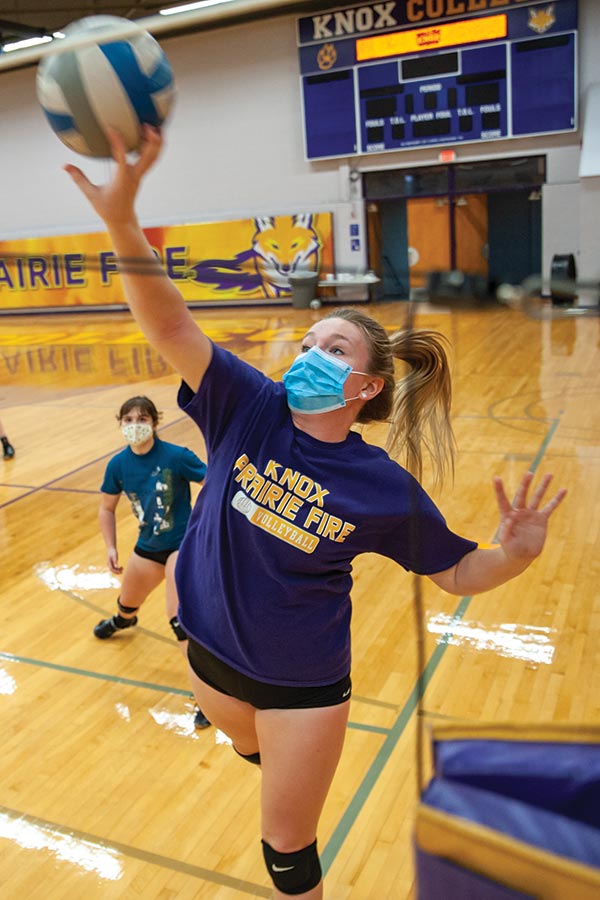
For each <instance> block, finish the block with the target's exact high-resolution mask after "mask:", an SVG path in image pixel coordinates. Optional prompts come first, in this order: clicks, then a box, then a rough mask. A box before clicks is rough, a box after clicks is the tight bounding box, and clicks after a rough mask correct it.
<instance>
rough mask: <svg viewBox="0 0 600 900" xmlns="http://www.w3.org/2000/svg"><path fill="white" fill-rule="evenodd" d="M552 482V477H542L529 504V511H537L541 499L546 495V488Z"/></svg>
mask: <svg viewBox="0 0 600 900" xmlns="http://www.w3.org/2000/svg"><path fill="white" fill-rule="evenodd" d="M551 481H552V475H544V477H543V478H542V480H541V482H540V484H539V485H538V487H537V488H536V490H535V493H534V495H533V497H532V498H531V503H530V504H529V508H530V509H537V508H538V507H539V505H540V503H541V500H542V497H543V496H544V494H545V493H546V488H547V487H548V485H549V484H550V482H551Z"/></svg>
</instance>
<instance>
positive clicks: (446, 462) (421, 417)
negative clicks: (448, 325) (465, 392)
mask: <svg viewBox="0 0 600 900" xmlns="http://www.w3.org/2000/svg"><path fill="white" fill-rule="evenodd" d="M389 340H390V346H391V349H392V355H393V356H394V357H395V358H396V359H400V360H403V361H404V362H405V363H407V365H408V366H409V372H408V373H407V374H406V375H405V376H404V377H402V378H401V379H400V380H399V381H398V382H397V383H396V387H395V390H394V397H393V402H392V409H391V413H390V417H389V421H390V431H389V434H388V439H387V443H386V450H387V451H388V453H389V454H390V456H394V457H398V456H400V455H401V454H402V453H403V452H404V453H405V454H406V466H407V468H408V469H409V471H411V472H412V473H413V475H415V477H416V478H419V479H420V478H421V476H422V472H423V450H425V451H427V453H428V454H429V457H430V459H431V461H432V464H433V472H434V480H435V482H436V483H438V484H441V483H442V482H443V481H444V478H445V477H446V476H447V475H448V474H450V475H453V474H454V454H455V450H456V441H455V438H454V432H453V430H452V425H451V422H450V408H451V405H452V382H451V378H450V367H449V364H448V357H447V355H446V350H445V346H444V344H445V343H446V339H445V338H444V336H443V335H441V334H439V333H437V332H435V331H426V330H419V329H411V330H407V331H398V332H396V333H395V334H393V335H391V336H390V339H389Z"/></svg>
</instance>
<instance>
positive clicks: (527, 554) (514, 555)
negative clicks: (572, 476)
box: [494, 472, 567, 561]
mask: <svg viewBox="0 0 600 900" xmlns="http://www.w3.org/2000/svg"><path fill="white" fill-rule="evenodd" d="M532 481H533V472H526V473H525V475H524V476H523V478H522V479H521V484H520V485H519V487H518V489H517V493H516V494H515V498H514V500H513V502H512V503H511V502H510V500H509V499H508V497H507V496H506V492H505V490H504V484H503V483H502V479H501V478H494V489H495V491H496V500H497V502H498V509H499V511H500V525H499V527H498V540H499V542H500V544H501V545H502V549H503V550H504V552H505V554H506V556H507V557H509V558H511V559H514V560H515V561H516V560H525V559H529V560H532V559H534V558H535V557H536V556H539V554H540V553H541V552H542V548H543V546H544V542H545V540H546V531H547V527H548V519H549V518H550V516H551V515H552V513H553V512H554V510H555V509H556V508H557V506H558V505H559V504H560V503H561V502H562V500H563V498H564V496H565V494H566V493H567V491H566V490H565V489H564V488H563V489H561V490H560V491H559V492H558V493H557V494H555V495H554V497H552V499H551V500H549V501H548V503H546V505H545V506H543V507H542V508H541V509H540V503H541V502H542V499H543V497H544V494H545V493H546V490H547V488H548V485H549V484H550V482H551V481H552V475H544V477H543V478H542V481H541V483H540V485H539V487H538V488H537V489H536V490H535V491H534V493H533V496H532V497H531V500H530V501H529V502H528V501H527V492H528V491H529V487H530V485H531V482H532Z"/></svg>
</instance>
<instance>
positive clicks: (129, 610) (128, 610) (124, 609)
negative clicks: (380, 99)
mask: <svg viewBox="0 0 600 900" xmlns="http://www.w3.org/2000/svg"><path fill="white" fill-rule="evenodd" d="M117 606H118V607H119V612H122V613H127V614H128V615H131V613H136V612H137V611H138V609H139V606H123V604H122V603H121V598H120V597H117Z"/></svg>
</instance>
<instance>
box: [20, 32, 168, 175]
mask: <svg viewBox="0 0 600 900" xmlns="http://www.w3.org/2000/svg"><path fill="white" fill-rule="evenodd" d="M64 34H65V38H64V40H59V41H56V45H57V47H56V50H55V51H52V52H50V53H49V54H48V55H47V56H44V57H43V58H42V60H41V62H40V64H39V66H38V70H37V77H36V91H37V97H38V100H39V103H40V105H41V107H42V110H43V111H44V113H45V115H46V118H47V120H48V122H49V123H50V126H51V128H52V129H53V131H54V132H55V133H56V135H57V136H58V137H59V138H60V140H61V141H62V142H63V144H66V146H67V147H69V148H70V149H71V150H74V151H75V152H76V153H81V154H83V155H84V156H94V157H98V158H106V157H110V156H111V150H110V144H109V141H108V138H107V135H106V129H107V128H113V129H115V130H116V131H119V132H120V133H121V135H122V136H123V139H124V141H125V145H126V149H127V151H131V150H138V149H139V147H140V144H141V139H142V125H144V124H148V125H154V126H157V127H158V126H160V125H162V124H163V122H164V121H165V120H166V118H167V116H168V114H169V111H170V109H171V106H172V103H173V99H174V96H175V86H174V81H173V73H172V71H171V66H170V64H169V61H168V59H167V57H166V55H165V53H164V52H163V50H162V49H161V47H160V45H159V44H158V42H157V41H156V40H155V39H154V38H153V37H152V35H151V34H149V33H148V32H147V31H145V30H144V29H143V28H141V27H140V26H138V25H136V24H135V22H131V21H129V20H128V19H123V18H120V17H119V16H87V17H86V18H84V19H79V20H77V21H76V22H73V23H72V24H71V25H69V26H68V27H67V28H66V29H65V31H64Z"/></svg>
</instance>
